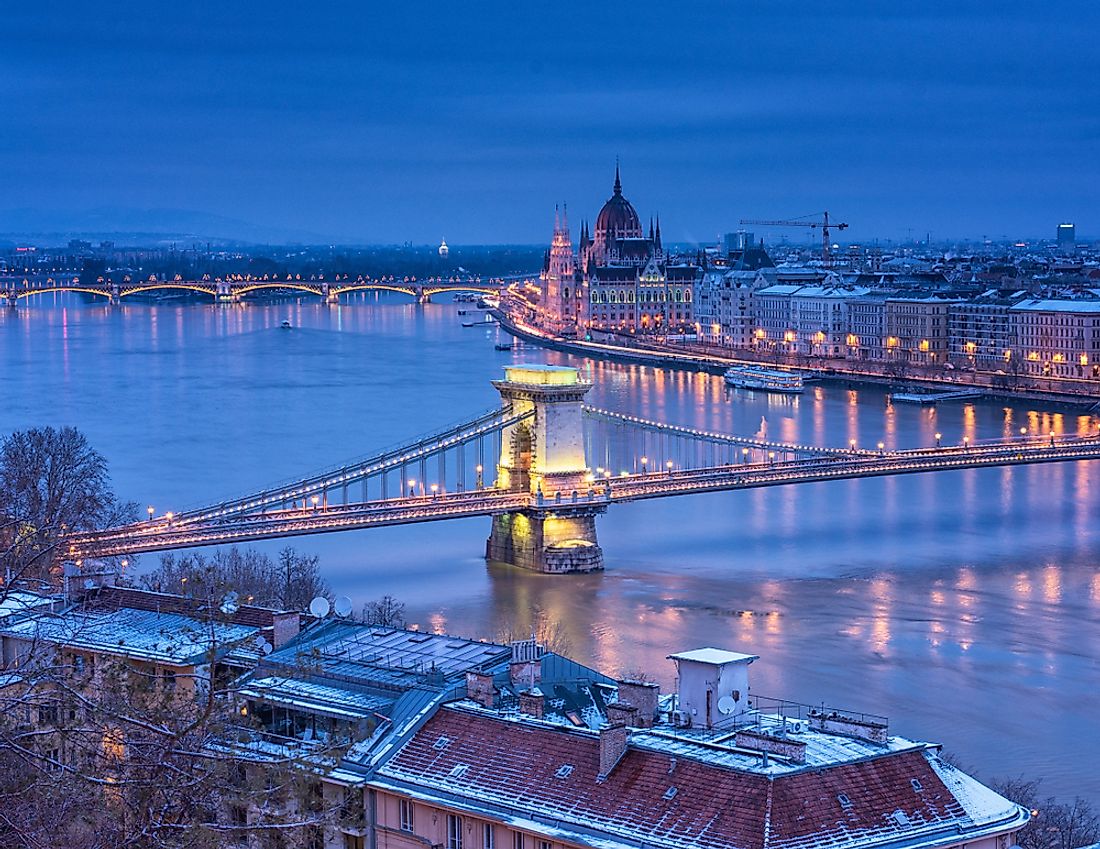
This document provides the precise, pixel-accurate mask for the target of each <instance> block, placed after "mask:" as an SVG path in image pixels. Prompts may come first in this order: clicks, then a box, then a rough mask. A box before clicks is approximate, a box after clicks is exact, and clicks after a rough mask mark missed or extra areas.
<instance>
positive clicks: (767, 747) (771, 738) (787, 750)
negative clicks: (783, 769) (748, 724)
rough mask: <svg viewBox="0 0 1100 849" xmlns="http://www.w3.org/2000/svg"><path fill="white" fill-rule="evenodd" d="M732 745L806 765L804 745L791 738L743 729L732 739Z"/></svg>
mask: <svg viewBox="0 0 1100 849" xmlns="http://www.w3.org/2000/svg"><path fill="white" fill-rule="evenodd" d="M733 745H735V746H737V747H738V748H739V749H756V750H757V751H758V752H770V753H771V754H773V755H780V756H782V757H784V758H790V759H791V762H792V763H796V764H804V763H806V744H805V743H804V742H802V741H801V740H795V739H793V738H792V737H781V736H779V735H778V734H768V733H765V732H763V731H757V730H755V729H752V728H743V729H741V730H740V731H738V732H737V735H736V736H735V737H734V738H733Z"/></svg>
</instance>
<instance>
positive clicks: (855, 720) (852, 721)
mask: <svg viewBox="0 0 1100 849" xmlns="http://www.w3.org/2000/svg"><path fill="white" fill-rule="evenodd" d="M810 726H811V727H812V728H814V729H815V730H817V731H824V732H825V733H826V734H840V735H843V736H845V737H858V738H859V739H860V740H869V741H870V742H872V743H886V741H887V739H888V737H889V732H890V724H889V722H888V720H887V719H886V717H884V716H878V717H871V716H868V715H865V714H847V713H843V712H841V711H836V710H831V709H829V708H824V709H822V710H817V709H814V710H811V711H810Z"/></svg>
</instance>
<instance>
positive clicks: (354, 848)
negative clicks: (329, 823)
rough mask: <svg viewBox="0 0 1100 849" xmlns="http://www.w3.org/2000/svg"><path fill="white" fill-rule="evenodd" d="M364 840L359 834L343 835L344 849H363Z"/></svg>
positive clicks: (364, 846)
mask: <svg viewBox="0 0 1100 849" xmlns="http://www.w3.org/2000/svg"><path fill="white" fill-rule="evenodd" d="M365 841H366V838H365V837H363V835H361V834H345V835H344V849H365V848H366V842H365Z"/></svg>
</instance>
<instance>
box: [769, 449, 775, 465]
mask: <svg viewBox="0 0 1100 849" xmlns="http://www.w3.org/2000/svg"><path fill="white" fill-rule="evenodd" d="M768 462H769V463H774V462H775V452H774V451H769V452H768Z"/></svg>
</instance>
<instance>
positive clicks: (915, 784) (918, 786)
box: [909, 778, 924, 793]
mask: <svg viewBox="0 0 1100 849" xmlns="http://www.w3.org/2000/svg"><path fill="white" fill-rule="evenodd" d="M909 783H910V784H912V785H913V789H914V790H916V791H917V792H918V793H920V791H921V790H923V789H924V787H923V786H922V785H921V783H920V782H919V781H917V779H915V778H910V779H909Z"/></svg>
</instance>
